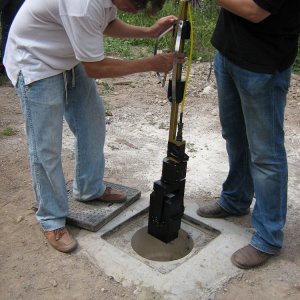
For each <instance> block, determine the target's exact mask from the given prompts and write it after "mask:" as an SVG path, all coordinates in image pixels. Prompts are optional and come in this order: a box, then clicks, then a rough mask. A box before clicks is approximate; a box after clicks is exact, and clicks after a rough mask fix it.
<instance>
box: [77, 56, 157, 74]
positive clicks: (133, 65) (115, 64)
mask: <svg viewBox="0 0 300 300" xmlns="http://www.w3.org/2000/svg"><path fill="white" fill-rule="evenodd" d="M83 66H84V68H85V71H86V73H87V75H88V76H89V77H91V78H113V77H120V76H125V75H129V74H133V73H140V72H149V71H151V65H150V64H149V62H148V61H147V59H139V60H128V61H127V60H120V59H113V58H105V59H104V60H101V61H99V62H91V63H86V62H85V63H83Z"/></svg>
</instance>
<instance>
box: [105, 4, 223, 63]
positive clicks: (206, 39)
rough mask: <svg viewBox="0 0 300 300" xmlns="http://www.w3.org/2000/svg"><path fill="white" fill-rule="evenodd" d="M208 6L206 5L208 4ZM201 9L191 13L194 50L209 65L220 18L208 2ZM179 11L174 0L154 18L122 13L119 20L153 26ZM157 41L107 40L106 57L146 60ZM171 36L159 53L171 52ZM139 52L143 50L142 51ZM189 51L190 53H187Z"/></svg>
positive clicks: (165, 40) (161, 42) (163, 39)
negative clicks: (213, 31)
mask: <svg viewBox="0 0 300 300" xmlns="http://www.w3.org/2000/svg"><path fill="white" fill-rule="evenodd" d="M205 2H207V4H206V3H205ZM201 3H202V6H201V8H195V9H193V10H192V15H193V20H194V21H193V28H194V36H195V40H194V49H193V58H195V59H198V58H199V57H201V58H202V60H205V61H210V60H212V57H213V54H214V49H213V47H212V45H211V44H210V37H211V32H212V30H213V28H214V25H215V21H216V18H217V14H218V11H217V7H216V5H215V4H212V3H211V2H210V1H209V0H203V1H202V2H201ZM178 13H179V7H178V6H177V5H175V4H174V0H167V1H166V4H165V5H164V8H163V9H162V10H161V11H160V12H159V13H158V14H157V15H156V16H154V17H146V16H145V15H144V14H143V13H138V14H136V15H131V14H128V13H124V12H119V14H118V17H119V18H120V19H121V20H123V21H124V22H126V23H128V24H133V25H138V26H151V25H152V24H153V23H154V22H155V21H156V20H158V19H159V18H160V17H163V16H166V15H176V16H177V15H178ZM155 42H156V41H155V40H151V39H125V40H120V39H112V38H106V39H105V52H106V54H107V55H114V56H119V57H123V58H127V59H134V58H137V57H143V56H147V55H149V54H152V53H153V50H154V46H155ZM171 43H172V38H171V34H167V35H166V36H165V37H163V38H161V39H160V41H159V49H171ZM139 49H142V51H141V50H139ZM187 50H188V49H187Z"/></svg>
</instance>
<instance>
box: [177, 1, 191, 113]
mask: <svg viewBox="0 0 300 300" xmlns="http://www.w3.org/2000/svg"><path fill="white" fill-rule="evenodd" d="M188 15H189V19H190V24H191V34H190V53H189V58H188V66H187V71H186V77H185V85H184V91H183V99H182V102H181V108H180V112H181V113H183V110H184V103H185V95H186V89H187V85H188V81H189V76H190V70H191V64H192V56H193V47H194V28H193V17H192V11H191V5H190V2H189V3H188Z"/></svg>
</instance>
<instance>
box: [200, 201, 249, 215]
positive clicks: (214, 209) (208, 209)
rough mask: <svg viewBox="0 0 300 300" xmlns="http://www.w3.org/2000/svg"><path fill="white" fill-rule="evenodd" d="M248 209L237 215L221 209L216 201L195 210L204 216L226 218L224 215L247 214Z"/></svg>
mask: <svg viewBox="0 0 300 300" xmlns="http://www.w3.org/2000/svg"><path fill="white" fill-rule="evenodd" d="M249 212H250V209H247V211H246V212H245V213H243V214H240V215H237V214H233V213H230V212H228V211H226V210H225V209H223V208H222V207H221V206H220V205H218V204H217V203H216V202H214V203H210V204H207V205H206V206H203V207H200V208H199V209H198V210H197V215H198V216H200V217H204V218H226V217H241V216H244V215H247V214H249Z"/></svg>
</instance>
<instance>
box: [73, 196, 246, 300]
mask: <svg viewBox="0 0 300 300" xmlns="http://www.w3.org/2000/svg"><path fill="white" fill-rule="evenodd" d="M148 206H149V196H148V195H145V196H144V195H143V197H142V198H141V199H140V200H138V201H136V202H135V203H134V204H133V205H131V206H130V207H128V208H127V209H126V210H124V212H123V213H122V214H120V215H118V216H117V217H116V218H114V219H113V220H111V222H109V223H108V224H106V225H105V226H103V227H102V228H101V229H100V230H99V231H98V232H96V233H91V232H87V231H84V230H81V231H80V233H79V236H78V237H77V238H78V239H79V242H80V245H81V250H80V251H82V252H84V253H85V254H87V255H88V257H89V258H90V259H91V260H92V261H93V263H95V264H96V265H98V266H99V268H101V269H102V270H103V271H104V272H105V273H106V274H107V275H108V276H113V277H114V278H115V279H116V280H117V281H120V282H122V283H123V285H125V286H126V285H131V284H135V285H138V286H140V287H141V288H152V289H154V290H155V291H156V292H158V293H160V295H162V299H163V297H165V299H189V300H194V299H203V300H205V299H209V298H210V297H211V295H213V294H214V292H215V291H216V290H217V289H218V288H219V287H220V286H222V284H224V282H227V281H229V280H230V279H231V278H232V277H234V276H236V275H237V274H239V273H240V272H241V271H240V270H239V269H238V268H236V267H234V266H233V265H232V264H231V262H230V256H231V254H232V253H233V252H234V251H235V250H237V249H238V248H240V247H242V246H244V245H245V244H246V243H247V242H248V241H249V239H250V237H251V232H250V231H248V230H246V229H244V228H242V227H240V226H237V225H235V224H233V223H230V222H228V221H226V220H217V219H204V218H201V217H199V216H198V215H197V214H196V209H197V207H198V206H197V205H196V203H191V204H190V203H189V204H188V206H187V207H186V209H185V219H186V220H190V221H192V222H193V223H195V224H199V226H203V225H204V226H205V225H207V226H209V227H212V228H213V229H215V230H217V231H219V232H220V234H219V235H218V236H217V237H215V238H214V239H212V240H211V241H210V242H209V243H207V244H206V245H205V246H204V247H203V248H202V249H201V250H200V251H198V253H194V254H193V255H191V254H189V255H188V257H186V258H182V259H183V260H184V262H183V263H181V264H180V265H178V266H177V267H176V268H173V269H172V270H171V271H169V272H165V273H164V272H160V271H158V270H157V269H155V268H153V266H150V265H149V261H148V260H147V259H145V258H143V257H139V259H137V258H136V257H135V255H132V253H130V251H127V250H126V248H123V249H120V248H117V247H115V246H114V245H112V244H111V243H110V242H108V241H107V240H105V238H103V237H105V234H107V233H108V232H110V231H111V230H113V229H114V228H116V227H117V226H119V225H121V224H123V223H124V222H126V221H127V220H128V219H130V218H131V217H133V216H135V215H137V214H139V213H141V212H142V211H143V210H145V209H146V208H147V207H148ZM168 264H170V262H161V266H162V267H163V268H164V266H163V265H168Z"/></svg>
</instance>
